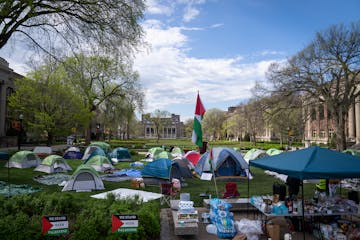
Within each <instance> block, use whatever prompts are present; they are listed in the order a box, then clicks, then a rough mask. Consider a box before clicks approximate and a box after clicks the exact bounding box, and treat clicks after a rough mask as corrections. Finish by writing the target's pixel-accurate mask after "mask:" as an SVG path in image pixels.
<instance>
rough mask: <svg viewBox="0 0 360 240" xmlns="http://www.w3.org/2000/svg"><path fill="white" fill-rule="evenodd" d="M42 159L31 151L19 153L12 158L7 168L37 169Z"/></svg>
mask: <svg viewBox="0 0 360 240" xmlns="http://www.w3.org/2000/svg"><path fill="white" fill-rule="evenodd" d="M40 162H41V159H40V158H39V157H38V156H37V155H36V154H35V153H33V152H31V151H19V152H17V153H15V154H14V155H12V156H11V158H10V159H9V161H8V162H7V163H6V165H5V167H14V168H30V167H36V166H37V165H39V163H40Z"/></svg>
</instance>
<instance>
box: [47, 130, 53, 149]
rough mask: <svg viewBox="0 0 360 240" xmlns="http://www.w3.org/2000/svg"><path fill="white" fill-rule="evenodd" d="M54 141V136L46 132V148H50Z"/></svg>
mask: <svg viewBox="0 0 360 240" xmlns="http://www.w3.org/2000/svg"><path fill="white" fill-rule="evenodd" d="M53 140H54V136H53V134H52V133H51V132H48V136H47V146H51V144H52V143H53Z"/></svg>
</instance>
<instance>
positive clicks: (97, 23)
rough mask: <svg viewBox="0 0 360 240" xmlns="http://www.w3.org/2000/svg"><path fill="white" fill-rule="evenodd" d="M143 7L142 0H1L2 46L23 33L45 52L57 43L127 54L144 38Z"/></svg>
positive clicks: (0, 38) (0, 41) (49, 50)
mask: <svg viewBox="0 0 360 240" xmlns="http://www.w3.org/2000/svg"><path fill="white" fill-rule="evenodd" d="M144 9H145V4H144V1H142V0H133V1H126V0H102V1H100V2H99V1H94V0H84V1H78V0H63V1H44V0H36V1H19V0H5V1H1V2H0V22H1V25H0V49H1V48H2V47H4V46H5V44H6V43H7V42H8V41H9V39H10V38H13V37H14V36H18V37H20V36H24V37H25V38H27V42H29V40H30V42H32V43H33V44H34V45H35V46H37V47H40V48H41V49H42V50H45V51H46V52H51V49H52V48H54V47H56V44H58V46H60V47H61V48H64V47H66V46H70V47H71V49H74V48H81V46H87V47H88V48H89V49H91V48H92V49H94V48H97V49H99V50H100V51H101V52H107V53H108V54H109V53H115V54H120V55H124V54H125V53H128V52H131V50H132V49H134V48H135V47H136V46H137V45H138V44H139V43H140V41H141V37H142V28H141V26H140V24H139V20H140V19H142V17H143V12H144Z"/></svg>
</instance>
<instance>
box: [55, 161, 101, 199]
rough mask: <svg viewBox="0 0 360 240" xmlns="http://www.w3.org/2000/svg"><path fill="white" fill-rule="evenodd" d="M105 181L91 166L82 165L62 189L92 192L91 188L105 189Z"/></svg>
mask: <svg viewBox="0 0 360 240" xmlns="http://www.w3.org/2000/svg"><path fill="white" fill-rule="evenodd" d="M103 189H105V188H104V183H103V182H102V180H101V178H100V176H99V174H98V173H97V172H96V171H95V169H94V168H93V167H91V166H87V165H83V164H82V165H80V166H79V167H78V168H77V169H76V171H75V172H74V173H73V175H72V176H71V179H70V180H69V181H67V182H66V184H65V186H64V188H63V189H62V191H63V192H64V191H72V190H74V191H77V192H90V191H91V190H103Z"/></svg>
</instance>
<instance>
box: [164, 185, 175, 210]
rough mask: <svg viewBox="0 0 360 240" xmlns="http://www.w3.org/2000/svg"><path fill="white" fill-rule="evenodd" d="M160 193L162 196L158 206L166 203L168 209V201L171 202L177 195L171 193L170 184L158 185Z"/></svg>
mask: <svg viewBox="0 0 360 240" xmlns="http://www.w3.org/2000/svg"><path fill="white" fill-rule="evenodd" d="M160 193H161V194H162V196H161V198H160V204H161V205H163V204H164V203H165V202H166V203H167V205H168V206H169V207H170V200H173V199H174V198H175V196H176V194H177V193H176V192H174V191H173V185H172V183H169V182H166V183H160Z"/></svg>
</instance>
